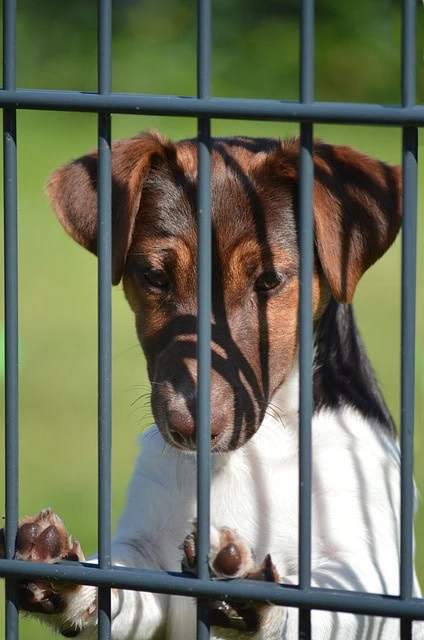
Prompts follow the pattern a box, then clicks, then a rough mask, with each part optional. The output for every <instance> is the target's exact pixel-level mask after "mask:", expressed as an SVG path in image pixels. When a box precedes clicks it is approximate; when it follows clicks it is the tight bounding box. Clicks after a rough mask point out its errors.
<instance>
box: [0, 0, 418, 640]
mask: <svg viewBox="0 0 424 640" xmlns="http://www.w3.org/2000/svg"><path fill="white" fill-rule="evenodd" d="M194 4H195V3H194V2H193V0H127V1H124V0H121V1H118V0H116V2H115V3H114V34H113V89H114V91H122V92H126V91H128V92H154V93H166V94H177V95H195V93H196V85H195V77H196V58H195V51H196V41H195V20H196V16H195V6H194ZM213 4H214V41H213V54H214V62H213V93H214V95H215V96H227V97H253V98H278V99H296V98H297V95H298V39H299V34H298V22H297V20H298V12H299V2H298V1H295V0H286V1H285V2H281V1H280V0H262V2H261V3H258V2H256V1H255V0H215V1H214V3H213ZM418 6H419V12H420V13H419V17H420V18H421V20H419V21H418V24H419V25H420V24H422V23H423V20H422V17H423V16H422V11H423V9H422V7H421V4H419V5H418ZM316 25H317V27H316V97H317V99H320V100H348V101H369V102H384V103H396V102H399V100H400V63H399V60H400V3H398V2H395V1H391V0H374V1H373V2H370V1H369V0H356V2H355V4H354V8H353V7H352V6H351V3H341V2H336V1H335V0H319V1H318V2H317V21H316ZM420 29H421V27H420ZM422 48H423V37H422V33H421V31H420V32H419V33H418V63H419V69H418V71H419V73H418V89H417V94H418V100H419V101H420V102H422V101H423V95H424V75H423V73H422ZM96 74H97V71H96V3H95V2H93V1H92V2H87V0H73V2H68V1H67V0H21V1H20V2H19V19H18V86H19V87H24V88H44V89H74V90H82V91H95V90H96V77H97V76H96ZM146 128H158V129H160V130H161V131H163V132H164V133H166V134H168V135H169V136H171V137H173V138H180V137H186V136H193V135H195V133H196V122H195V121H194V120H190V119H184V118H179V119H177V118H159V117H141V116H114V117H113V137H114V138H119V137H125V136H130V135H133V134H134V133H136V132H138V131H140V130H143V129H146ZM297 130H298V128H297V125H286V124H284V123H249V122H239V121H233V122H230V121H214V122H213V132H214V134H215V135H232V134H246V135H260V136H279V137H281V138H284V137H285V136H287V135H292V134H293V133H296V132H297ZM316 135H319V136H320V137H322V138H324V139H326V140H328V141H330V142H335V143H343V144H350V145H353V146H355V147H357V148H359V149H362V150H363V151H365V152H367V153H369V154H372V155H375V156H377V157H379V158H381V159H383V160H387V161H389V162H394V163H396V162H399V161H400V141H401V133H400V131H399V130H397V129H394V128H378V127H340V126H337V127H336V126H325V127H324V126H320V127H316ZM18 141H19V166H18V171H19V234H20V235H19V287H20V288H19V302H20V327H19V330H20V345H21V355H20V364H21V367H20V383H21V386H20V406H21V412H20V465H21V473H20V513H21V514H22V515H24V514H31V513H35V512H37V511H38V510H39V509H40V508H41V507H44V506H48V505H49V506H52V507H54V509H55V510H56V511H58V512H59V513H60V514H61V516H62V517H63V519H64V520H65V522H66V525H67V527H68V529H69V530H70V531H71V532H73V533H74V534H75V535H76V536H78V537H79V539H80V541H81V543H82V545H83V548H84V549H85V551H86V552H87V553H88V554H90V553H92V552H94V551H95V549H96V506H97V505H96V501H97V485H96V483H97V462H96V461H97V449H96V430H97V423H96V411H97V396H96V375H97V374H96V366H97V365H96V352H97V347H96V340H97V338H96V330H97V329H96V322H97V310H96V261H95V259H94V258H93V257H92V256H91V255H89V254H88V253H86V252H84V251H82V250H81V249H80V248H79V247H78V246H77V245H76V244H74V243H73V242H72V241H71V240H70V239H69V238H68V237H67V236H66V235H65V233H64V232H63V230H62V229H61V227H60V225H59V224H58V222H57V221H56V220H55V218H54V215H53V214H52V211H51V209H50V206H49V204H48V202H47V199H46V197H45V195H44V189H43V185H44V183H45V181H46V178H47V176H48V175H49V173H50V172H51V171H52V169H54V168H55V167H56V166H58V165H60V164H61V163H63V162H65V161H67V160H69V159H70V158H72V157H75V156H78V155H79V154H81V153H84V152H85V151H87V150H89V149H91V148H93V147H94V146H95V145H96V117H95V116H94V115H86V114H75V113H73V114H67V113H53V112H49V113H47V112H31V111H22V112H18ZM420 146H421V145H420ZM423 178H424V172H423V170H421V171H420V185H422V184H423ZM423 204H424V203H423V194H422V189H421V192H420V219H419V237H418V247H419V264H418V289H417V294H418V309H417V322H418V324H417V338H418V340H417V383H416V391H417V394H416V397H417V401H416V416H417V421H416V442H415V444H416V448H415V451H416V468H415V471H416V479H417V484H418V489H419V491H421V492H422V491H423V488H424V465H423V460H424V400H423V396H424V242H423V240H424V221H423V215H422V211H423ZM355 307H356V310H357V314H358V318H359V324H360V327H361V330H362V333H363V336H364V339H365V342H366V345H367V347H368V350H369V353H370V355H371V358H372V361H373V363H374V366H375V369H376V372H377V375H378V378H379V380H380V383H381V386H382V388H383V391H384V394H385V397H386V398H387V401H388V403H389V405H390V408H391V410H392V411H393V413H394V416H395V418H396V420H397V422H399V365H400V358H399V352H400V342H399V336H400V243H399V241H397V243H396V245H395V247H394V248H393V249H392V250H391V251H390V252H389V254H388V255H387V256H386V257H385V258H384V259H383V260H381V261H380V262H379V263H378V264H377V265H376V266H375V267H374V268H373V269H372V270H371V272H369V273H368V274H366V276H365V277H364V278H363V280H362V282H361V283H360V286H359V288H358V293H357V296H356V301H355ZM0 320H1V316H0ZM113 321H114V324H113V370H114V377H113V514H114V521H115V520H116V517H117V515H118V514H119V511H120V509H121V508H122V505H123V501H124V497H125V488H126V485H127V482H128V479H129V477H130V474H131V470H132V462H133V460H134V458H135V456H136V454H137V436H138V434H139V433H140V431H141V430H142V429H143V428H145V427H147V426H148V425H149V424H150V420H151V418H150V411H149V404H148V401H147V398H146V396H145V395H144V394H146V393H147V391H148V386H147V383H146V374H145V369H144V361H143V357H142V355H141V353H140V349H139V347H138V344H137V340H136V337H135V331H134V328H133V320H132V317H131V314H130V312H129V309H128V307H127V304H126V303H125V301H124V297H123V293H122V291H121V288H120V287H118V288H116V289H115V290H114V291H113ZM0 355H1V354H0ZM1 402H3V397H2V399H1ZM1 410H2V413H1V416H2V417H1V420H2V422H1V425H0V428H1V432H0V437H1V439H3V435H4V424H3V407H1ZM3 462H4V461H3V459H1V461H0V465H1V466H3ZM0 478H1V479H0V501H1V503H3V502H4V487H3V472H2V474H1V476H0ZM0 511H1V508H0ZM416 534H417V555H418V558H417V568H418V573H419V575H420V579H421V583H422V584H424V544H423V538H424V505H423V504H422V500H421V498H419V507H418V517H417V524H416ZM382 544H384V541H382ZM2 587H3V585H1V587H0V588H2ZM1 596H2V597H3V592H1ZM2 616H3V609H2V607H0V637H2V633H3V628H4V627H3V618H2ZM21 637H22V638H23V639H24V640H38V639H41V638H50V637H52V634H51V633H50V632H49V631H48V630H47V629H45V628H42V627H41V626H39V625H38V624H36V623H32V622H30V621H27V620H23V621H22V623H21Z"/></svg>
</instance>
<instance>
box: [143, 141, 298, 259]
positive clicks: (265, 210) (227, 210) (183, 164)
mask: <svg viewBox="0 0 424 640" xmlns="http://www.w3.org/2000/svg"><path fill="white" fill-rule="evenodd" d="M277 145H278V143H277V142H276V141H273V140H261V139H248V138H230V139H215V140H214V142H213V149H212V166H211V213H212V221H213V226H214V230H215V235H216V241H217V242H218V245H219V247H220V249H223V250H224V251H225V248H226V247H228V246H234V244H237V243H238V242H239V241H241V240H244V239H246V238H249V240H255V241H256V242H257V243H258V244H259V245H261V246H262V245H264V244H267V243H270V242H272V244H273V245H276V244H280V245H282V246H283V247H286V248H287V247H294V246H295V245H296V224H295V216H294V211H293V209H294V205H293V195H292V193H291V191H290V190H289V189H288V187H287V185H284V184H283V181H279V180H278V177H276V174H275V173H273V172H269V171H268V172H267V171H266V170H265V169H264V165H265V162H266V161H267V160H269V154H271V153H272V152H273V151H274V150H275V148H276V147H277ZM176 150H177V154H176V157H177V163H176V164H171V163H168V164H162V165H160V166H159V167H157V168H155V169H154V170H153V171H152V173H151V175H150V177H149V179H148V180H147V183H146V185H145V189H144V192H143V201H142V209H143V213H142V215H141V216H140V219H139V226H140V227H141V229H142V235H143V236H144V235H154V236H155V237H158V236H163V237H167V238H169V237H174V236H175V235H181V236H182V237H184V239H185V240H187V239H189V238H192V239H194V241H195V237H196V215H197V212H196V211H197V210H196V200H197V195H196V194H197V180H198V161H197V147H196V144H195V143H194V142H193V141H183V142H180V143H178V144H177V145H176Z"/></svg>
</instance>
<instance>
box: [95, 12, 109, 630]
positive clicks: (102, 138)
mask: <svg viewBox="0 0 424 640" xmlns="http://www.w3.org/2000/svg"><path fill="white" fill-rule="evenodd" d="M111 59H112V6H111V0H98V88H99V93H100V94H103V95H104V94H109V93H110V92H111ZM98 149H99V158H98V218H99V221H98V242H97V247H98V257H99V266H98V295H99V299H98V305H99V306H98V323H99V326H98V341H99V342H98V358H99V361H98V384H99V398H98V402H99V404H98V424H99V427H98V428H99V431H98V474H99V477H98V540H99V565H100V567H101V568H102V569H109V568H110V567H111V450H112V438H111V404H112V403H111V383H112V366H111V345H112V329H111V325H112V314H111V279H112V249H111V246H112V155H111V117H110V114H107V113H100V114H99V116H98ZM98 603H99V606H98V615H99V629H98V632H99V638H100V639H101V640H108V639H109V638H110V637H111V607H110V589H109V588H105V587H102V588H100V589H99V598H98Z"/></svg>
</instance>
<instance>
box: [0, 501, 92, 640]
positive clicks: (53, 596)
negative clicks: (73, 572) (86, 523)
mask: <svg viewBox="0 0 424 640" xmlns="http://www.w3.org/2000/svg"><path fill="white" fill-rule="evenodd" d="M2 555H3V556H4V530H3V529H1V530H0V557H1V556H2ZM14 558H15V559H16V560H26V561H30V562H46V563H49V564H54V563H56V562H60V561H63V560H66V561H73V562H84V560H85V558H84V554H83V552H82V549H81V546H80V544H79V542H78V541H77V540H74V539H73V538H72V537H71V536H70V535H69V534H68V532H67V531H66V529H65V525H64V524H63V522H62V520H61V519H60V518H59V516H57V515H56V514H55V513H54V512H53V511H52V510H51V509H44V510H43V511H40V513H38V514H37V515H36V516H32V517H28V518H23V519H22V520H21V521H20V522H19V526H18V531H17V534H16V541H15V555H14ZM84 589H85V588H84V587H82V586H81V585H76V584H67V583H59V582H49V581H43V580H29V581H26V580H24V581H21V582H20V583H19V588H18V601H19V608H20V609H22V610H23V611H25V612H28V613H31V614H35V615H45V616H47V618H46V621H47V622H50V623H51V624H53V626H55V627H56V628H57V629H58V630H59V631H60V632H61V633H62V634H63V635H65V636H68V637H71V636H75V635H77V633H78V632H79V631H80V629H81V626H82V625H83V622H84V619H85V618H87V617H89V616H91V615H92V614H93V613H94V611H95V608H96V605H95V602H94V601H92V602H89V603H86V597H87V596H86V594H83V591H84ZM86 605H87V606H86Z"/></svg>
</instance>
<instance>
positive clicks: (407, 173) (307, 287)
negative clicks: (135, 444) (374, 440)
mask: <svg viewBox="0 0 424 640" xmlns="http://www.w3.org/2000/svg"><path fill="white" fill-rule="evenodd" d="M16 11H17V8H16V0H4V3H3V42H4V45H3V46H4V51H3V89H1V90H0V105H1V107H2V108H3V113H4V119H3V144H4V225H5V235H4V238H5V253H4V255H5V315H6V318H5V340H6V348H5V356H6V387H5V407H6V409H5V412H6V416H5V420H6V450H5V454H6V552H7V558H6V559H4V560H0V576H4V577H5V578H6V639H7V640H16V639H17V638H18V610H17V600H16V581H17V580H18V579H21V578H39V579H54V580H66V581H67V582H72V583H85V584H90V585H96V586H98V587H99V637H100V638H102V640H105V639H106V638H109V637H110V587H111V586H112V585H113V586H114V587H117V588H123V589H136V590H137V589H138V590H144V591H154V592H158V593H169V594H171V593H172V594H177V595H185V596H192V597H195V598H197V601H198V623H197V638H198V639H199V640H204V639H205V638H208V637H209V632H210V630H209V623H208V607H207V602H208V600H207V599H208V598H214V599H217V598H223V597H224V596H225V597H226V598H227V599H237V600H242V601H245V600H254V601H257V602H272V603H275V604H276V605H287V606H293V607H298V608H299V610H300V616H299V638H302V639H303V640H307V639H308V638H310V637H311V628H310V612H311V609H325V610H330V611H343V612H350V613H357V614H367V615H374V616H389V617H398V618H400V619H401V639H402V640H407V639H409V638H411V628H412V620H414V619H417V620H418V619H419V620H424V600H422V599H417V598H412V578H413V500H414V497H413V427H414V351H415V289H416V286H415V285H416V214H417V146H418V145H417V139H418V126H423V125H424V106H418V105H416V104H415V93H416V91H415V82H416V40H415V31H416V2H415V0H404V2H403V27H402V104H401V105H395V106H383V105H378V104H351V103H335V102H332V103H323V102H314V44H313V43H314V1H313V0H303V2H302V7H301V40H300V61H301V63H300V99H299V101H298V102H283V101H277V100H247V99H224V98H222V99H220V98H219V99H218V98H212V97H211V96H210V86H211V0H198V51H197V64H198V67H197V68H198V81H197V82H198V85H197V86H198V90H197V98H195V97H193V98H190V99H187V98H181V97H175V96H168V95H139V94H137V95H135V94H113V93H112V92H111V0H98V92H97V93H79V92H74V91H43V90H20V89H17V88H16ZM17 109H44V110H51V109H53V110H60V111H84V112H95V113H97V114H98V147H99V175H98V181H99V184H98V193H99V238H98V252H99V276H98V292H99V298H98V300H99V302H98V304H99V328H98V335H99V361H98V374H99V405H98V412H99V421H98V423H99V433H98V458H99V478H98V492H99V513H98V523H99V525H98V527H99V528H98V538H99V566H98V567H96V566H92V565H91V566H90V565H87V566H84V565H76V566H73V565H72V564H71V566H70V565H53V566H52V565H43V564H38V563H27V562H22V561H16V560H13V559H12V558H13V553H14V542H15V534H16V528H17V523H18V481H19V475H18V459H19V456H18V292H17V289H18V262H17V238H18V234H17V195H16V194H17V139H16V110H17ZM112 113H133V114H134V113H136V114H155V115H179V116H181V117H191V118H197V119H198V153H199V185H198V219H199V226H198V234H199V236H198V242H199V247H200V250H199V251H198V256H199V258H198V260H199V264H198V284H199V289H200V292H201V295H199V312H198V355H199V357H198V367H199V388H198V407H197V428H198V576H197V578H196V577H193V578H192V577H188V576H187V575H182V574H177V573H167V574H164V573H163V572H155V571H149V570H142V569H140V570H134V569H123V568H113V567H111V555H110V544H111V524H110V523H111V513H110V503H111V500H110V498H111V491H110V486H111V485H110V481H111V473H110V469H111V296H110V288H111V287H110V284H111V142H110V124H111V114H112ZM211 118H227V119H246V120H274V121H286V122H287V121H295V122H299V123H300V141H301V144H300V191H299V198H300V250H301V287H300V291H301V298H300V395H301V398H300V400H301V403H300V472H299V482H300V496H299V500H300V517H299V529H300V535H299V565H300V568H299V585H298V587H288V586H283V585H275V584H269V583H257V582H256V583H255V582H249V581H233V582H231V581H230V582H226V583H225V584H223V583H222V582H219V581H211V580H210V579H209V571H208V551H209V490H210V485H209V480H210V474H209V471H210V424H209V415H210V414H209V411H210V409H209V387H210V366H211V355H210V339H211V326H210V318H211V284H210V283H211V223H210V151H211V143H210V120H211ZM324 122H325V123H352V124H374V125H397V126H399V127H402V129H403V140H402V158H403V186H404V188H403V211H404V217H403V233H402V256H403V257H402V375H401V381H402V391H401V461H402V472H401V566H400V585H401V587H400V595H399V596H384V595H376V594H364V593H354V592H343V591H337V590H329V589H318V588H313V587H311V583H310V578H311V431H310V429H311V414H312V375H311V365H312V320H311V319H312V305H311V298H312V296H311V281H312V265H313V220H312V190H313V189H312V186H313V158H312V135H313V123H324Z"/></svg>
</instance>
